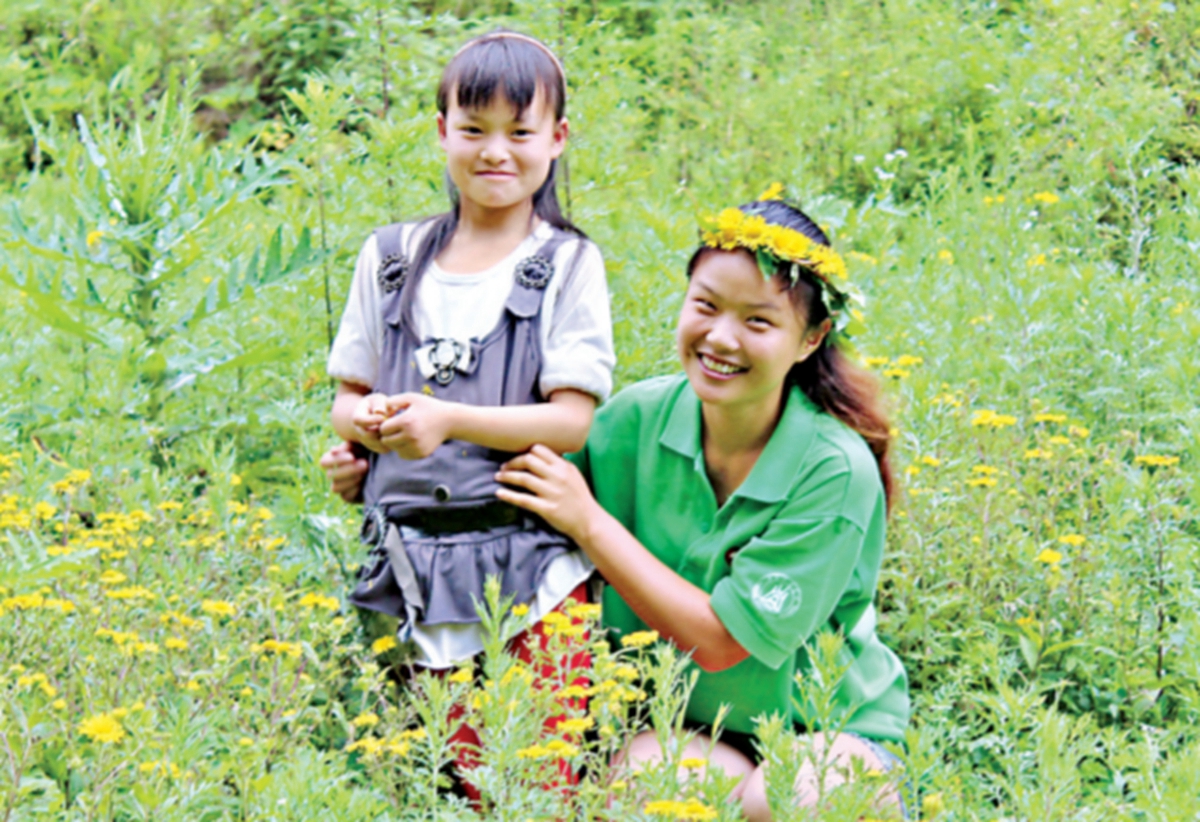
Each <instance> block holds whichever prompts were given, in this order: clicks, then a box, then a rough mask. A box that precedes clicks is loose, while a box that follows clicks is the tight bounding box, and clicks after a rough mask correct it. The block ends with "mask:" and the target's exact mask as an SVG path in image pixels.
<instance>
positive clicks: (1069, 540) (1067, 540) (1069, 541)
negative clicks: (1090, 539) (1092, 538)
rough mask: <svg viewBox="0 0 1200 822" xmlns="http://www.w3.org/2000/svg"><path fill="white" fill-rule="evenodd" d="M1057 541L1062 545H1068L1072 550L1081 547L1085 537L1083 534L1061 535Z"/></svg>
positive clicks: (1085, 540)
mask: <svg viewBox="0 0 1200 822" xmlns="http://www.w3.org/2000/svg"><path fill="white" fill-rule="evenodd" d="M1058 541H1059V542H1061V543H1062V544H1063V545H1069V546H1071V547H1072V548H1078V547H1079V546H1080V545H1083V544H1084V543H1085V542H1087V537H1085V536H1084V535H1083V534H1063V535H1062V536H1061V537H1059V538H1058Z"/></svg>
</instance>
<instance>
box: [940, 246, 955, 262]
mask: <svg viewBox="0 0 1200 822" xmlns="http://www.w3.org/2000/svg"><path fill="white" fill-rule="evenodd" d="M937 256H938V259H939V260H941V261H942V262H944V263H946V264H948V265H953V264H954V254H953V253H952V252H951V251H950V249H948V248H943V249H940V250H939V251H938V253H937Z"/></svg>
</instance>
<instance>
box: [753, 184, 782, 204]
mask: <svg viewBox="0 0 1200 822" xmlns="http://www.w3.org/2000/svg"><path fill="white" fill-rule="evenodd" d="M756 199H758V200H760V201H761V200H782V199H783V183H771V185H769V186H768V187H767V190H766V191H764V192H763V193H762V194H759V195H758V197H757V198H756Z"/></svg>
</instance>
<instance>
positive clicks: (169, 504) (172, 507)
mask: <svg viewBox="0 0 1200 822" xmlns="http://www.w3.org/2000/svg"><path fill="white" fill-rule="evenodd" d="M182 507H183V504H182V503H179V502H175V501H174V500H167V501H166V502H160V503H159V504H158V510H160V511H164V512H165V511H178V510H179V509H180V508H182Z"/></svg>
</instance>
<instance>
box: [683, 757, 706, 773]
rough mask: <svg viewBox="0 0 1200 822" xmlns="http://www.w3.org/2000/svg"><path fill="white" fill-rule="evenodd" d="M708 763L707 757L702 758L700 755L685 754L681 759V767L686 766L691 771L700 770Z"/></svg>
mask: <svg viewBox="0 0 1200 822" xmlns="http://www.w3.org/2000/svg"><path fill="white" fill-rule="evenodd" d="M706 765H708V760H707V759H701V758H700V757H698V756H685V757H684V758H683V759H681V760H679V767H681V768H686V769H687V770H689V771H698V770H700V769H701V768H703V767H705V766H706Z"/></svg>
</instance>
